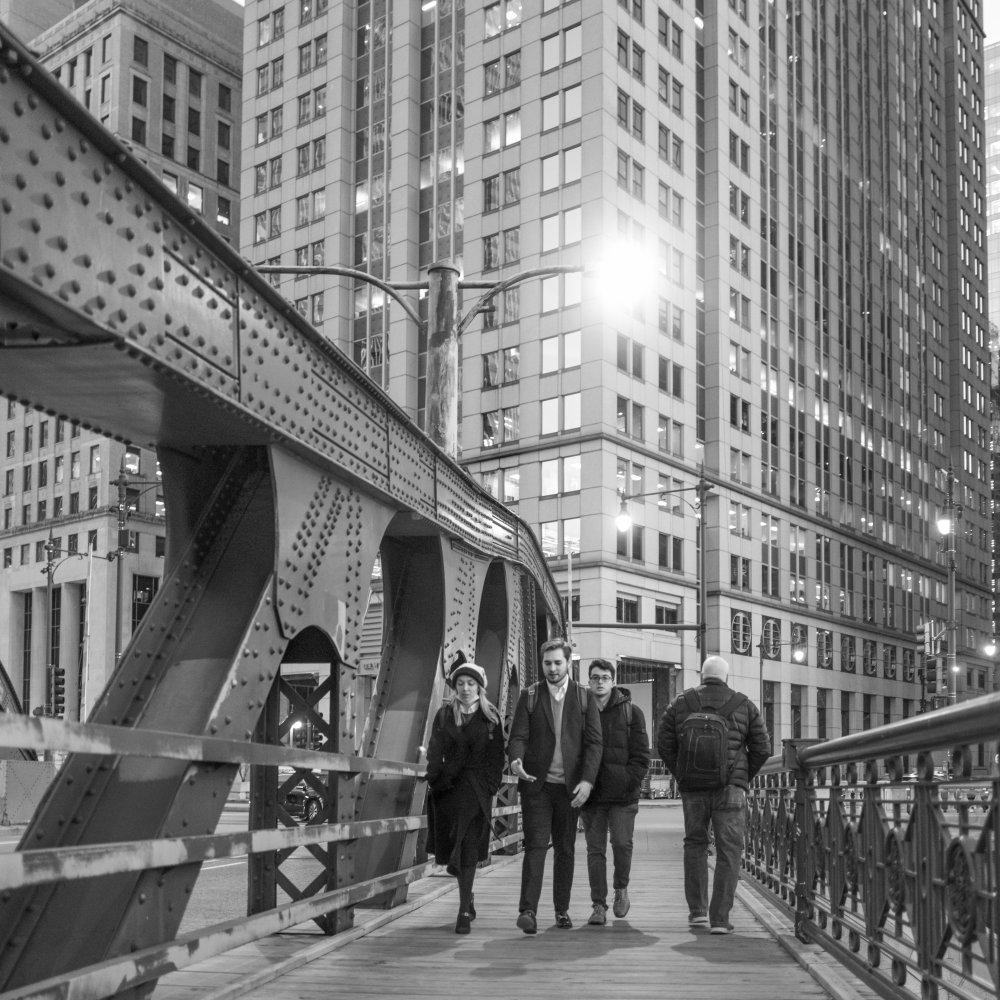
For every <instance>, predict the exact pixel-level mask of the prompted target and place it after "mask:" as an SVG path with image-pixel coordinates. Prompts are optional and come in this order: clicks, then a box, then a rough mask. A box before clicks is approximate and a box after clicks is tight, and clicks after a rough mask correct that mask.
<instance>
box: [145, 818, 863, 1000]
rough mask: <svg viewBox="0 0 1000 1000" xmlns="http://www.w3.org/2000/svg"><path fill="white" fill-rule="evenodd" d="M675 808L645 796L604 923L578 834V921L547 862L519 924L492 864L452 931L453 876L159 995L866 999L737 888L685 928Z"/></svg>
mask: <svg viewBox="0 0 1000 1000" xmlns="http://www.w3.org/2000/svg"><path fill="white" fill-rule="evenodd" d="M682 836H683V821H682V818H681V810H680V808H679V807H678V804H676V803H673V802H670V803H649V804H646V803H644V804H643V806H642V808H641V809H640V812H639V820H638V823H637V825H636V838H635V856H634V859H633V868H632V881H631V885H630V887H629V893H630V895H631V898H632V909H631V911H630V912H629V914H628V916H627V917H626V918H625V919H622V920H617V919H614V918H613V917H612V916H611V913H610V911H609V914H608V917H609V920H608V924H607V926H605V927H590V926H587V923H586V921H587V917H588V916H589V914H590V901H589V899H590V897H589V891H588V884H587V868H586V851H585V848H584V843H583V837H582V836H581V837H580V838H579V840H578V843H577V865H576V875H575V882H574V894H573V905H572V907H571V910H570V913H571V916H572V918H573V921H574V924H575V925H576V926H575V927H574V929H573V930H571V931H562V930H558V929H556V928H555V927H554V926H553V925H552V912H551V904H550V902H549V901H550V900H551V882H550V878H551V857H550V859H549V865H548V869H547V871H546V880H545V885H544V888H543V896H542V899H543V905H542V908H541V912H540V914H539V917H540V919H539V933H538V935H537V936H535V937H530V936H528V935H525V934H522V933H521V932H520V931H519V930H517V928H516V927H515V926H514V921H515V919H516V917H517V899H518V894H519V888H520V873H521V865H520V857H519V856H518V857H515V858H511V859H501V860H500V861H499V862H497V863H496V864H494V865H492V866H491V867H490V868H488V869H485V870H483V871H481V872H480V873H479V875H478V876H477V879H476V890H475V891H476V909H477V911H478V914H479V916H478V918H477V920H476V921H475V922H474V923H473V927H472V933H471V934H470V935H469V936H468V937H462V936H458V935H456V934H455V933H454V924H455V915H456V911H457V899H458V897H457V894H456V892H455V891H454V879H451V878H447V877H444V876H436V877H432V878H428V879H424V880H423V881H422V882H421V883H418V884H417V885H415V886H413V887H411V893H410V899H409V901H408V903H407V904H406V906H405V907H404V908H403V910H405V912H400V910H399V909H397V910H394V911H388V912H386V911H369V910H361V909H359V910H357V911H356V923H357V926H356V927H355V928H354V929H353V930H352V931H349V932H347V933H345V934H342V935H338V936H336V937H333V938H325V937H322V936H319V935H318V934H316V933H309V932H306V933H302V934H282V935H277V936H275V937H274V938H270V939H267V940H266V941H262V942H258V943H256V944H255V945H250V946H246V947H243V948H240V949H236V950H235V951H233V952H230V953H229V955H227V956H224V957H220V958H217V959H212V960H210V961H208V962H206V963H204V964H203V965H201V966H196V967H193V968H191V969H188V970H185V971H182V972H178V973H174V974H173V975H171V976H168V977H166V978H165V979H163V980H161V982H160V984H159V986H158V987H157V989H156V991H155V993H154V1000H194V998H195V997H197V998H198V1000H229V998H235V997H246V998H247V1000H292V998H296V1000H311V998H313V997H316V998H317V1000H319V998H324V1000H327V998H329V997H331V996H350V997H358V998H363V997H367V996H373V997H375V996H378V997H422V996H427V997H449V996H456V997H457V996H465V997H475V998H476V1000H492V998H503V1000H510V997H511V995H512V993H517V992H520V993H521V995H522V997H524V998H525V1000H528V998H534V997H540V996H545V995H558V996H573V997H574V1000H590V998H595V1000H596V998H600V1000H607V997H609V996H614V997H619V998H621V1000H633V998H642V997H647V996H648V997H656V998H660V997H662V996H664V994H665V990H666V992H667V994H668V995H673V996H679V997H684V998H685V1000H716V998H723V997H729V996H731V995H738V996H740V997H741V998H745V1000H813V998H815V1000H820V998H826V997H834V998H835V1000H874V998H875V996H876V994H874V993H873V992H872V991H870V990H868V989H866V988H865V987H864V986H863V985H862V984H861V983H859V982H858V981H857V980H856V979H854V978H853V977H851V976H850V974H849V973H848V972H847V971H846V970H844V969H842V968H841V967H839V966H838V965H837V964H836V963H835V962H833V960H832V959H830V958H828V957H827V956H826V954H825V952H823V950H822V949H821V948H819V947H818V946H816V945H803V944H801V943H800V942H798V941H797V940H796V939H795V937H794V935H793V934H792V929H791V926H790V924H789V923H788V921H787V919H785V918H784V916H783V915H781V914H780V913H779V912H778V911H777V910H775V909H773V908H772V907H771V906H769V905H768V904H767V903H766V902H764V901H762V900H761V899H760V898H759V897H758V896H757V894H755V893H753V892H752V891H751V890H750V889H748V888H747V887H746V886H743V885H741V887H740V890H739V893H738V897H737V903H736V906H735V908H734V910H733V913H732V918H731V919H732V922H733V924H734V925H735V927H736V930H735V933H734V934H733V935H731V936H728V937H721V936H713V935H710V934H709V933H708V931H707V930H705V929H697V930H693V929H691V928H689V927H688V924H687V907H686V905H685V903H684V892H683V871H682V860H681V850H682Z"/></svg>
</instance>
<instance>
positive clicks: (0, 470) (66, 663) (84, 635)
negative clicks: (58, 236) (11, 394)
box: [0, 0, 243, 719]
mask: <svg viewBox="0 0 1000 1000" xmlns="http://www.w3.org/2000/svg"><path fill="white" fill-rule="evenodd" d="M6 3H7V13H8V15H9V17H10V19H11V20H10V23H11V24H12V25H18V24H23V25H38V24H40V23H41V22H40V21H39V18H41V17H43V16H44V17H45V18H47V20H46V22H45V26H46V28H47V30H44V31H42V33H41V34H39V35H38V36H37V37H35V38H34V39H33V40H32V41H31V47H32V48H33V49H34V51H35V52H36V53H37V54H38V56H39V58H40V59H41V60H42V62H43V64H44V65H45V66H46V68H47V69H49V70H50V71H51V72H52V73H53V74H55V76H56V77H57V78H58V79H59V80H60V81H61V82H62V83H63V85H64V86H66V87H67V88H68V89H69V90H70V91H71V92H72V93H73V95H74V96H75V97H76V98H77V99H78V100H79V101H80V102H81V103H82V104H83V106H84V107H85V108H87V109H88V110H89V111H90V113H91V114H92V115H94V116H95V117H97V118H99V119H100V121H101V122H102V123H103V124H104V125H105V126H106V127H107V128H108V129H109V130H110V131H112V132H113V133H115V134H116V135H117V136H118V137H119V138H120V139H122V140H123V141H124V142H127V143H128V144H129V145H130V147H131V149H132V151H133V152H134V153H135V154H136V155H137V156H138V157H139V158H140V159H142V160H143V162H145V163H146V165H147V166H148V167H149V168H150V169H151V170H152V171H153V172H154V173H155V174H156V175H157V176H158V177H160V178H161V179H162V180H163V182H164V184H166V185H167V186H168V187H169V188H170V189H171V190H172V191H174V193H175V194H177V195H178V196H179V197H180V198H181V199H182V200H184V201H185V202H186V204H187V205H188V207H189V209H190V210H191V212H192V213H196V214H198V215H200V216H203V217H204V219H205V221H206V222H208V223H209V224H210V225H213V226H214V227H215V228H216V229H218V230H219V232H220V233H221V235H222V236H223V237H224V238H226V239H228V240H230V241H231V242H235V239H236V233H237V232H238V227H239V198H238V195H237V184H238V178H239V172H240V171H239V138H238V133H239V115H240V107H241V104H242V96H241V93H242V89H241V88H242V57H241V53H240V39H241V37H242V30H243V11H242V9H241V7H240V6H239V5H238V4H235V3H232V2H230V0H155V2H154V0H85V2H80V0H77V2H75V3H71V2H68V0H67V2H66V3H63V4H61V5H60V4H58V3H55V2H42V3H38V2H36V0H31V2H30V3H28V2H26V0H6ZM60 6H61V7H63V8H66V10H64V11H63V13H64V14H65V16H63V17H62V18H61V19H60V20H58V21H56V22H55V23H52V22H53V21H54V18H55V14H57V13H59V11H58V8H59V7H60ZM49 25H51V26H49ZM0 440H2V441H3V442H4V451H3V452H2V454H0V479H2V487H3V489H2V496H0V518H2V521H0V551H2V560H3V561H2V569H0V668H2V670H0V699H3V700H4V704H5V705H6V703H7V701H8V700H9V698H5V695H7V694H8V693H9V692H12V693H13V695H14V696H15V697H16V698H17V699H18V702H19V704H20V707H21V708H22V710H24V711H27V712H30V711H35V710H49V711H51V710H53V709H60V704H61V705H62V706H63V709H62V710H60V711H58V714H65V717H66V718H70V719H77V718H81V717H85V716H86V714H87V712H88V710H89V708H90V706H92V705H93V703H94V701H95V699H96V698H97V696H98V695H99V694H100V692H101V691H102V690H103V688H104V685H105V683H106V681H107V678H108V676H109V674H110V672H111V670H112V669H113V667H114V664H115V661H116V658H117V656H118V654H119V653H120V652H121V650H122V648H123V647H124V645H125V643H126V642H127V641H128V637H129V636H130V635H131V633H132V630H133V629H134V628H135V626H136V625H137V624H138V622H139V620H140V619H141V618H142V615H143V613H144V612H145V609H146V608H147V607H148V605H149V603H150V601H151V600H152V597H153V595H154V594H155V592H156V589H157V587H158V585H159V581H160V579H161V577H162V575H163V553H164V532H165V522H164V510H163V499H162V491H161V490H160V488H159V475H158V469H157V463H156V456H155V454H154V453H153V452H151V451H149V450H147V449H144V448H141V447H139V446H138V445H137V446H132V445H129V444H125V443H122V442H117V441H111V440H109V439H107V438H104V437H101V436H99V435H97V434H95V433H93V432H88V431H86V430H83V429H82V428H80V427H79V426H78V425H76V424H73V423H71V422H70V421H68V420H64V419H62V418H60V417H58V416H51V415H48V414H45V413H40V412H36V411H34V410H28V409H25V408H24V407H23V406H21V405H20V404H18V403H17V402H15V401H12V400H3V401H2V403H0ZM140 444H141V443H140ZM119 503H122V504H123V505H124V507H125V508H126V510H127V511H128V521H127V525H126V532H127V533H123V534H122V537H119V531H118V527H119V515H118V509H117V508H118V506H119ZM109 555H110V556H111V558H108V556H109ZM50 584H51V586H50ZM54 680H56V681H58V682H59V683H58V688H59V691H58V697H56V698H55V699H53V691H54V689H55V685H54ZM53 700H55V702H56V703H57V704H55V705H54V704H53Z"/></svg>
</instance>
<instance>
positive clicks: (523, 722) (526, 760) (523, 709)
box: [507, 679, 601, 795]
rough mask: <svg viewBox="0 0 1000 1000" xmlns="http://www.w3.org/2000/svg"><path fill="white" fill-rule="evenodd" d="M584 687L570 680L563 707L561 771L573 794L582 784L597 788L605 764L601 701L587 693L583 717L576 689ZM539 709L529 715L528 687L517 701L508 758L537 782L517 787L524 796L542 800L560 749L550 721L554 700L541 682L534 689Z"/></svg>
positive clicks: (553, 726) (525, 782)
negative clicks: (551, 767) (553, 757)
mask: <svg viewBox="0 0 1000 1000" xmlns="http://www.w3.org/2000/svg"><path fill="white" fill-rule="evenodd" d="M580 686H581V685H579V684H577V683H576V682H575V681H574V680H572V679H571V680H570V682H569V689H568V690H567V692H566V700H565V704H564V705H563V715H562V741H561V742H562V752H563V767H564V769H565V772H566V788H567V789H568V790H569V791H570V792H572V791H573V789H574V788H576V786H577V785H578V784H579V783H580V782H581V781H589V782H590V784H593V783H594V779H595V778H596V777H597V769H598V767H599V766H600V763H601V713H600V712H599V711H598V710H597V701H596V699H595V698H594V697H593V695H591V694H590V692H589V691H587V689H586V688H584V689H583V690H584V694H583V698H585V699H586V702H587V709H586V712H584V710H583V708H582V706H581V704H580V702H581V700H582V699H581V696H580V693H579V692H578V690H577V689H578V688H579V687H580ZM536 689H537V693H536V696H535V707H534V710H533V711H531V712H530V713H529V712H528V692H529V691H530V688H526V689H525V690H524V691H522V692H521V696H520V697H519V698H518V699H517V707H516V708H515V709H514V720H513V722H512V723H511V726H510V741H509V742H508V744H507V758H508V760H510V761H511V762H512V763H513V762H514V761H515V760H520V761H521V765H522V767H523V768H524V770H525V771H527V773H528V774H530V775H532V776H534V778H535V781H524V780H523V779H522V780H521V781H519V782H518V784H517V787H518V790H519V792H520V793H521V794H522V795H540V794H541V793H542V790H543V789H544V788H545V776H546V775H547V774H548V773H549V765H550V764H551V763H552V756H553V754H554V753H555V749H556V736H555V722H554V721H553V718H552V698H551V696H550V695H549V691H548V684H547V683H546V682H545V681H539V682H538V684H537V685H536Z"/></svg>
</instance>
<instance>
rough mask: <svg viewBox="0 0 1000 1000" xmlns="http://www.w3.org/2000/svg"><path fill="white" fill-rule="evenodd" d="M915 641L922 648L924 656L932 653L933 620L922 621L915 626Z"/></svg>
mask: <svg viewBox="0 0 1000 1000" xmlns="http://www.w3.org/2000/svg"><path fill="white" fill-rule="evenodd" d="M917 642H918V643H919V644H920V646H921V647H922V648H923V651H924V655H925V656H933V655H934V620H933V619H931V620H930V621H929V622H922V623H921V624H920V625H918V626H917Z"/></svg>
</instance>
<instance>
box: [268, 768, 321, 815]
mask: <svg viewBox="0 0 1000 1000" xmlns="http://www.w3.org/2000/svg"><path fill="white" fill-rule="evenodd" d="M295 773H296V772H295V771H294V770H293V769H292V768H290V767H279V768H278V791H279V793H281V791H282V789H284V794H283V797H282V800H281V804H282V806H283V807H284V808H285V810H286V811H287V812H288V813H289V815H291V816H294V817H295V818H296V819H301V820H302V821H303V822H306V823H315V822H316V820H317V819H318V818H319V815H320V813H321V812H322V811H323V799H322V797H321V796H320V794H319V792H318V791H316V789H315V788H314V787H313V786H312V785H311V784H310V783H309V782H308V781H307V780H306V779H305V777H300V779H299V780H298V781H297V782H296V783H295V784H293V785H289V781H290V779H291V778H292V777H293V776H294V775H295ZM299 773H300V774H301V772H299ZM313 774H314V775H315V776H316V777H317V778H320V779H322V778H324V777H325V775H324V774H323V773H322V772H321V771H313Z"/></svg>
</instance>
